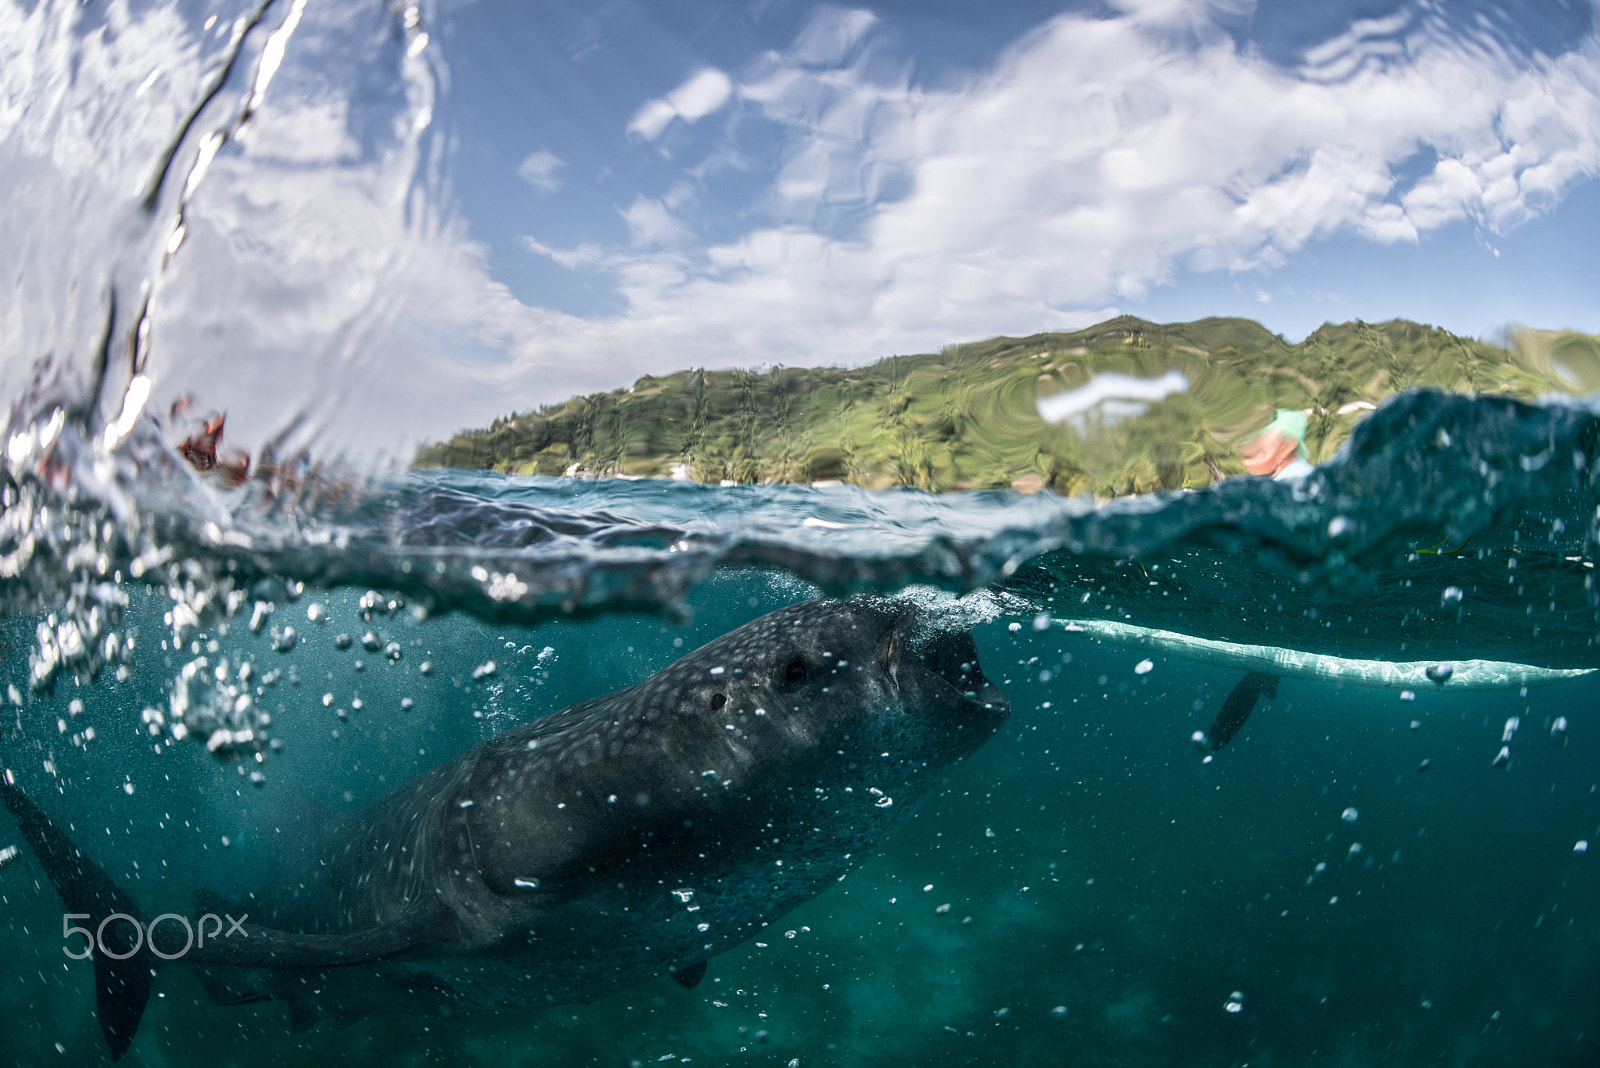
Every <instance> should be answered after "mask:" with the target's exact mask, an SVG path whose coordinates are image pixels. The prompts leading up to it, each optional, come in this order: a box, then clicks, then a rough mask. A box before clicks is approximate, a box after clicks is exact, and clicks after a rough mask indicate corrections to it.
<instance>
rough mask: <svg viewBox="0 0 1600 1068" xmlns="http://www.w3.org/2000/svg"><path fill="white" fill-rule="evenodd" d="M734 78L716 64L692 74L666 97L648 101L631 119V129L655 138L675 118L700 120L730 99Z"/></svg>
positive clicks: (643, 135) (647, 139)
mask: <svg viewBox="0 0 1600 1068" xmlns="http://www.w3.org/2000/svg"><path fill="white" fill-rule="evenodd" d="M732 95H733V82H731V81H730V80H729V79H728V76H727V75H726V74H724V73H723V72H722V71H720V70H717V69H716V68H715V67H707V68H706V69H705V70H702V71H699V72H698V73H696V74H694V75H691V76H690V77H689V79H688V80H687V81H685V82H684V83H683V84H682V85H680V86H678V87H677V88H676V89H674V90H673V91H672V92H670V93H668V94H667V95H666V96H665V97H660V98H658V99H655V100H650V101H647V102H646V103H645V104H644V106H643V107H641V108H640V109H639V110H638V111H637V112H636V113H635V114H634V116H633V119H632V121H630V122H629V123H628V132H629V133H634V134H638V135H639V136H640V137H643V138H644V139H645V140H646V141H654V140H655V139H656V138H658V137H660V136H661V134H662V132H663V131H664V130H666V128H667V124H668V123H670V122H672V120H673V119H682V120H683V121H684V122H698V121H699V120H701V119H703V118H705V117H706V116H707V115H710V114H711V113H712V112H714V111H716V110H717V109H718V108H720V107H722V105H724V104H726V103H727V102H728V98H729V97H730V96H732Z"/></svg>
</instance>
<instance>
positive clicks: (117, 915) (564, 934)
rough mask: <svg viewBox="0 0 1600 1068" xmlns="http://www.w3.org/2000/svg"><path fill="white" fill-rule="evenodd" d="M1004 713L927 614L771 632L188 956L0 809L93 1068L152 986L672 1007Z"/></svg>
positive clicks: (423, 804) (380, 1009) (954, 628)
mask: <svg viewBox="0 0 1600 1068" xmlns="http://www.w3.org/2000/svg"><path fill="white" fill-rule="evenodd" d="M1009 711H1010V709H1009V706H1008V705H1007V703H1006V700H1005V698H1004V697H1003V696H1002V695H1001V694H1000V692H999V691H998V690H997V689H996V688H995V686H994V685H993V684H992V683H991V682H990V681H989V680H988V679H987V678H985V676H984V674H983V671H982V668H981V666H980V665H979V663H978V654H977V647H976V645H975V643H974V641H973V639H972V635H971V633H970V632H969V631H968V630H966V629H963V628H962V626H961V625H960V624H956V623H951V622H950V621H949V620H948V619H947V618H945V617H944V616H942V615H941V614H939V613H936V612H934V611H931V610H930V609H927V608H924V607H919V606H918V605H917V604H916V603H915V602H912V601H909V600H893V599H885V598H878V597H857V598H853V599H849V600H814V601H807V602H802V603H800V604H795V605H791V606H789V607H786V608H782V609H779V610H778V611H776V612H773V613H771V614H769V615H766V616H763V617H761V618H759V619H757V620H755V621H754V622H751V623H748V624H746V625H744V626H742V627H739V628H738V629H736V630H733V631H730V632H729V633H727V634H725V635H723V636H721V637H720V638H717V639H715V640H713V641H712V642H710V643H709V644H707V645H705V646H702V647H701V648H699V649H697V650H695V651H693V652H691V653H689V654H688V655H686V656H684V657H683V658H682V659H680V660H678V661H676V662H675V663H673V664H671V665H669V666H667V667H666V668H664V669H662V670H661V671H659V672H657V673H656V674H654V675H652V676H650V677H649V678H647V679H645V680H644V681H642V682H640V683H638V684H636V685H634V686H630V687H628V688H626V689H622V690H617V691H615V692H613V693H609V694H605V695H602V696H599V697H595V698H592V699H590V700H587V701H583V702H581V703H579V704H576V705H573V706H571V707H569V708H565V709H562V710H561V711H558V712H552V713H550V714H548V715H544V716H541V717H538V718H536V719H533V720H531V721H529V722H527V723H525V724H523V725H521V726H518V727H514V728H512V729H510V730H508V731H506V732H504V733H502V734H500V735H498V736H496V737H495V738H492V739H490V740H489V741H487V742H484V743H482V744H480V745H478V746H477V747H475V748H473V749H470V750H468V751H467V752H465V753H462V754H460V755H458V756H456V757H455V758H453V759H451V760H448V761H446V762H444V763H443V764H440V765H439V766H437V767H435V768H433V769H431V770H429V771H426V772H424V773H422V774H421V775H419V776H417V777H416V778H415V779H413V780H411V781H410V782H408V783H406V784H404V785H402V786H400V787H398V788H396V789H394V790H393V791H391V792H390V793H388V794H387V795H385V796H383V797H382V798H380V799H379V800H377V801H376V802H374V803H373V804H371V805H370V806H368V807H367V808H365V809H363V810H361V811H359V812H358V813H357V814H355V815H353V816H351V817H349V818H348V819H346V820H344V821H343V822H342V823H340V824H338V825H336V826H334V827H332V828H331V829H330V830H329V831H328V833H327V834H326V836H325V837H324V839H323V840H322V844H321V846H320V847H316V848H312V849H311V850H309V851H308V854H307V855H308V856H309V857H311V858H312V859H311V862H310V863H309V864H308V865H307V866H306V868H305V870H304V871H299V872H292V873H289V874H287V876H286V877H285V878H284V880H283V886H282V887H281V888H278V889H276V890H273V889H263V890H261V891H259V892H256V893H253V894H252V895H251V896H250V898H249V899H248V900H246V901H242V902H238V903H230V904H229V905H228V906H227V910H226V912H225V913H224V914H225V915H226V917H227V920H228V925H229V926H228V929H227V930H226V931H222V930H220V926H221V925H220V923H218V924H217V925H216V926H215V927H213V928H212V929H211V930H210V932H209V933H210V935H211V937H210V938H209V939H207V938H206V937H205V936H206V934H207V928H206V925H205V923H204V920H203V919H202V922H201V923H200V926H199V931H200V934H201V937H200V938H199V940H198V941H197V940H196V939H195V938H194V931H193V930H192V929H191V926H190V925H189V924H188V923H187V922H178V921H180V920H182V919H183V918H182V917H180V916H178V915H176V914H172V913H167V914H163V915H162V916H160V917H157V919H156V920H155V921H147V920H146V919H145V917H146V916H147V915H148V913H147V911H146V910H144V909H143V908H142V905H141V903H140V902H138V901H136V900H134V898H133V897H132V896H131V895H130V894H129V893H128V892H127V891H126V890H124V889H123V888H121V887H119V886H117V885H116V883H115V882H114V881H113V880H112V879H111V878H110V877H109V876H108V875H107V874H106V872H105V871H104V870H103V869H102V868H101V867H100V866H99V865H97V864H96V863H95V862H94V861H93V860H92V859H91V858H90V857H89V855H88V854H87V853H85V852H83V851H82V850H81V849H80V848H79V847H78V846H77V845H76V844H75V843H74V842H73V841H72V840H71V838H70V837H69V836H68V835H67V834H66V832H65V831H63V830H62V829H61V828H60V827H58V826H57V825H56V824H54V823H53V822H52V821H51V820H50V819H49V818H48V816H47V815H46V814H45V813H44V812H42V811H41V810H40V809H39V808H38V807H37V806H36V805H35V804H34V802H33V801H32V800H31V799H30V798H29V797H28V796H27V795H26V794H25V793H24V792H23V790H22V788H21V786H20V785H19V782H18V779H17V777H16V776H15V775H14V774H13V772H12V771H10V770H6V771H5V772H4V774H3V775H0V800H3V801H4V803H5V805H6V807H7V808H8V809H9V810H10V811H11V813H12V814H13V816H14V817H15V819H16V822H17V825H18V828H19V830H20V832H21V834H22V837H23V839H24V841H26V843H27V844H28V846H29V848H30V850H31V851H32V853H33V854H34V855H35V857H36V858H37V860H38V862H39V864H40V866H41V867H42V868H43V869H44V872H45V874H46V875H47V876H48V878H49V881H50V882H51V884H52V885H53V886H54V888H55V890H56V892H57V893H58V894H59V895H60V897H61V898H62V900H63V902H64V904H65V905H66V907H67V910H68V913H69V915H71V916H72V917H74V918H77V919H81V920H83V921H84V922H83V924H81V925H80V926H81V927H82V929H83V930H84V932H85V935H84V937H85V939H86V941H87V942H88V945H87V946H86V949H87V950H88V952H87V953H86V954H82V955H88V956H92V957H93V964H94V968H95V991H96V1006H97V1012H98V1016H99V1020H100V1025H101V1029H102V1031H103V1033H104V1035H105V1038H106V1041H107V1043H108V1045H109V1047H110V1049H111V1053H112V1056H113V1058H114V1059H115V1058H119V1057H121V1056H122V1055H123V1054H124V1053H126V1052H127V1050H128V1049H129V1047H130V1046H131V1044H132V1042H133V1040H134V1037H135V1034H136V1032H137V1029H138V1025H139V1019H140V1016H141V1015H142V1013H143V1011H144V1006H145V1004H146V1001H147V999H148V998H149V997H150V995H151V991H152V989H153V986H154V984H155V982H156V981H157V979H158V976H159V972H160V970H161V969H162V968H164V967H168V966H170V964H172V963H176V964H178V965H180V966H185V967H189V968H192V969H193V970H194V971H195V973H196V974H197V976H198V977H199V979H200V981H201V983H202V984H203V986H204V988H205V990H206V991H207V993H208V995H209V996H210V997H211V999H212V1000H213V1001H215V1002H217V1003H220V1004H242V1003H249V1002H258V1001H264V1000H274V1001H284V1002H287V1003H288V1006H289V1014H290V1021H291V1024H292V1025H293V1026H295V1027H297V1028H299V1027H306V1026H310V1025H312V1024H314V1023H316V1022H317V1021H318V1020H320V1019H323V1018H332V1019H335V1020H340V1021H351V1020H356V1019H360V1018H363V1017H367V1016H373V1015H380V1014H388V1013H455V1012H474V1011H497V1010H498V1011H505V1010H514V1009H516V1008H519V1007H525V1006H528V1005H532V1004H554V1003H563V1002H574V1001H583V1000H588V999H591V998H594V997H597V996H599V995H601V994H603V993H606V992H608V991H610V990H613V989H617V988H619V987H623V986H627V985H631V984H635V983H640V982H643V981H645V980H648V979H652V978H655V977H658V976H662V975H671V976H672V977H673V978H674V979H676V980H677V981H678V982H679V983H680V984H682V985H684V986H686V987H692V986H693V985H694V984H695V983H697V982H698V981H699V979H700V978H701V977H702V976H703V975H704V974H705V971H706V966H707V961H708V960H709V959H710V958H712V957H713V956H715V955H716V954H717V953H720V952H722V951H724V950H727V949H729V948H730V947H733V946H735V945H737V944H739V943H740V942H742V941H744V940H745V939H746V938H748V937H750V936H751V935H752V934H755V933H756V932H758V931H759V930H760V929H761V928H762V927H764V926H765V925H766V924H768V923H770V922H771V921H773V920H774V919H776V918H778V917H780V916H782V915H783V914H784V913H786V912H788V911H789V910H791V909H793V908H794V907H796V906H797V905H799V904H801V903H802V902H804V901H806V900H808V899H809V898H811V897H813V896H815V895H816V894H818V893H820V892H821V891H822V890H823V889H825V888H826V887H827V886H828V885H830V884H831V883H833V882H835V881H837V880H838V879H840V878H841V877H842V876H843V875H844V874H845V873H846V872H847V871H848V870H849V869H850V868H851V867H852V866H853V865H855V864H856V863H857V862H858V861H860V860H861V859H862V857H863V856H864V855H865V854H866V853H868V852H869V851H870V850H872V849H873V848H874V847H875V846H877V845H879V844H880V843H882V842H883V841H884V840H885V839H886V838H888V837H889V836H890V835H891V834H893V833H894V831H895V830H897V829H898V828H899V827H900V826H902V825H903V824H904V823H905V822H906V820H907V818H908V817H909V816H910V815H911V813H912V812H913V811H914V810H915V808H916V806H917V803H918V802H919V801H921V800H922V799H923V798H925V797H926V796H928V795H929V794H930V793H931V792H932V791H933V790H934V789H935V788H936V786H937V785H938V784H939V782H940V781H941V780H942V778H943V777H944V775H945V773H947V772H948V771H949V770H950V769H951V768H952V767H953V766H954V765H955V764H956V763H957V762H959V761H960V760H961V759H962V758H963V757H965V756H967V755H969V754H971V753H972V752H974V751H975V750H977V749H978V748H979V747H980V746H981V745H983V744H984V742H985V741H987V740H988V739H989V738H990V737H991V736H992V735H993V734H994V733H995V731H996V730H997V729H998V728H999V727H1000V725H1001V724H1002V723H1003V722H1004V721H1005V719H1006V716H1007V715H1008V714H1009ZM219 907H220V906H219ZM211 918H213V919H215V918H216V917H211ZM162 920H165V921H166V922H159V921H162ZM91 932H92V933H94V934H93V936H91V934H90V933H91ZM75 955H77V954H75Z"/></svg>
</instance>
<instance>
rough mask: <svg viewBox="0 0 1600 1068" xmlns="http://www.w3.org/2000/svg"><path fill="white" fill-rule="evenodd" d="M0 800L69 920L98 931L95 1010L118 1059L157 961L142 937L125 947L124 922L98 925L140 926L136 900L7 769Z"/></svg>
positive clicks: (135, 1026)
mask: <svg viewBox="0 0 1600 1068" xmlns="http://www.w3.org/2000/svg"><path fill="white" fill-rule="evenodd" d="M0 801H3V802H4V803H5V806H6V808H7V809H9V810H10V811H11V815H12V816H13V817H15V819H16V821H17V829H18V830H19V831H21V832H22V837H23V839H24V840H25V841H26V842H27V843H28V848H29V849H30V850H32V852H33V855H34V856H35V857H36V858H37V859H38V861H39V865H40V867H42V868H44V872H45V876H46V877H47V878H48V879H49V880H50V885H51V886H52V887H54V888H55V891H56V894H57V895H58V896H59V897H60V898H61V903H62V904H63V905H65V906H66V907H67V919H75V918H76V919H85V918H86V919H87V920H88V921H89V925H90V926H89V929H90V930H93V931H95V932H97V937H98V938H99V939H100V944H99V945H98V946H96V947H92V950H91V955H92V957H93V959H94V1002H95V1012H96V1015H98V1016H99V1019H100V1030H101V1032H102V1033H103V1034H104V1035H105V1037H106V1044H107V1045H108V1046H110V1047H111V1059H112V1060H114V1061H115V1060H120V1059H121V1058H122V1055H123V1054H124V1053H127V1052H128V1047H129V1046H131V1045H133V1036H134V1034H135V1032H137V1031H138V1030H139V1019H140V1017H142V1016H143V1015H144V1007H145V1004H146V1003H147V1002H148V1001H149V1000H150V989H151V987H153V986H154V985H155V977H156V964H157V963H158V962H157V960H156V958H155V956H154V955H153V954H152V953H151V952H150V950H149V948H148V947H147V946H145V945H143V944H142V943H143V940H142V939H141V942H140V944H139V945H138V947H137V949H135V948H134V947H132V946H127V944H126V943H127V938H126V930H125V921H124V923H123V924H110V925H109V926H106V927H105V928H104V930H103V932H102V924H104V923H105V921H106V920H107V918H108V917H111V916H116V915H122V916H127V917H132V919H133V920H134V922H135V923H137V924H141V925H142V924H143V922H144V913H143V912H142V911H140V909H139V903H138V902H137V901H135V900H134V899H133V898H132V897H131V896H129V895H128V894H127V893H126V892H125V891H123V890H122V888H121V887H119V886H117V884H116V883H114V882H112V881H111V876H109V875H107V874H106V873H105V870H104V869H103V868H101V867H100V865H98V864H96V863H95V862H94V861H92V860H90V859H89V857H88V856H87V855H86V854H85V853H84V852H83V851H82V850H80V849H79V848H78V847H77V846H76V845H74V844H73V841H72V839H70V838H68V837H67V834H66V832H65V831H63V830H62V829H61V828H60V827H57V826H56V825H55V824H54V823H53V822H51V820H50V817H49V816H46V815H45V814H44V813H43V812H41V811H40V810H39V808H38V806H37V805H35V804H34V803H33V802H32V801H31V800H29V798H28V796H27V795H26V794H24V793H23V792H22V789H21V787H19V786H17V785H16V782H15V779H14V777H13V776H12V774H11V772H10V771H9V770H0ZM83 929H84V928H82V927H80V928H79V930H83ZM107 940H111V941H120V943H121V945H119V949H120V948H123V947H126V948H127V949H128V950H129V951H128V952H127V953H126V954H125V955H123V956H121V957H115V956H108V955H107V954H106V953H105V952H104V948H105V946H104V943H105V941H107Z"/></svg>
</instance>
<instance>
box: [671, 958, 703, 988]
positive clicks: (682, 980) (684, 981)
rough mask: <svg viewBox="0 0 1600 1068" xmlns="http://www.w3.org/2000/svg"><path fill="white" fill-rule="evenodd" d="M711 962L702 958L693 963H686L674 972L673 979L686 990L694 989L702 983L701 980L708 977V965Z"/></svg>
mask: <svg viewBox="0 0 1600 1068" xmlns="http://www.w3.org/2000/svg"><path fill="white" fill-rule="evenodd" d="M709 963H710V962H709V961H703V960H701V961H695V962H694V963H693V964H685V965H684V966H683V967H682V968H679V969H678V970H677V971H675V972H673V973H672V981H673V982H674V983H677V984H678V985H679V986H681V987H683V988H684V989H685V990H693V989H694V988H695V987H697V986H699V985H700V980H702V979H704V978H705V977H706V966H707V965H708V964H709Z"/></svg>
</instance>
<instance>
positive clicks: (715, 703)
mask: <svg viewBox="0 0 1600 1068" xmlns="http://www.w3.org/2000/svg"><path fill="white" fill-rule="evenodd" d="M727 703H728V695H727V694H721V693H714V694H712V695H711V707H712V708H721V707H722V706H723V705H725V704H727Z"/></svg>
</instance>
